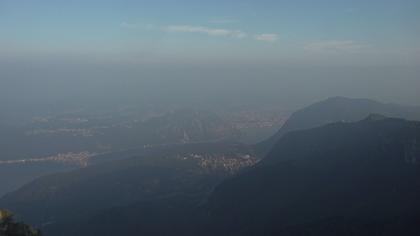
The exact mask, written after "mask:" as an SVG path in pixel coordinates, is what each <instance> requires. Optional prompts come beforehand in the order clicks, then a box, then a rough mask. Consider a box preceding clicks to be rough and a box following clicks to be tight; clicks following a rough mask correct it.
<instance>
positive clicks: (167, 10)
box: [0, 0, 420, 104]
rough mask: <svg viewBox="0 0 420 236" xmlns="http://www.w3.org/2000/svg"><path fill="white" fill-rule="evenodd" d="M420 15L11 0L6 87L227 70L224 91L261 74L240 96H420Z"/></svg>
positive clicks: (1, 79) (85, 87)
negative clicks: (252, 93)
mask: <svg viewBox="0 0 420 236" xmlns="http://www.w3.org/2000/svg"><path fill="white" fill-rule="evenodd" d="M419 22H420V1H418V0H393V1H391V0H369V1H366V0H353V1H348V0H347V1H342V0H335V1H331V0H328V1H327V0H317V1H313V0H294V1H291V0H288V1H282V0H258V1H256V0H254V1H251V0H212V1H192V0H166V1H164V0H153V1H152V0H150V1H144V0H143V1H142V0H137V1H134V0H118V1H117V0H115V1H110V0H90V1H88V0H83V1H82V0H72V1H69V0H0V86H1V87H2V88H0V92H1V94H3V98H4V97H7V98H8V99H11V97H13V95H16V93H15V91H17V90H20V91H25V92H24V93H25V94H32V98H38V97H42V96H41V95H40V94H41V93H42V94H43V95H45V94H47V95H48V94H49V95H51V96H46V99H50V100H51V99H52V97H54V98H56V97H60V94H68V97H69V99H70V98H71V97H72V96H71V95H72V94H79V93H80V94H85V95H86V94H92V93H94V92H97V93H99V92H102V93H103V92H104V91H106V92H109V91H111V90H112V89H114V88H116V87H118V88H120V90H121V91H120V92H121V93H124V90H125V89H133V88H136V89H137V88H140V87H141V88H142V89H144V88H146V87H147V86H149V85H150V83H149V82H150V80H155V81H156V80H159V81H161V80H163V79H162V78H163V77H164V78H166V79H167V80H165V82H163V81H162V82H159V83H157V82H153V83H155V85H154V86H155V88H162V87H164V86H166V85H167V84H166V85H165V83H167V82H168V81H172V83H169V84H171V85H170V86H172V85H173V84H174V83H176V82H178V81H183V82H185V84H190V85H191V84H194V83H197V84H196V85H197V86H198V83H199V84H200V86H201V87H200V86H199V88H203V89H205V87H203V85H201V84H203V82H204V84H206V85H208V84H209V83H210V84H211V83H213V82H211V81H213V80H214V78H215V77H217V78H218V79H219V80H218V81H219V82H214V83H215V84H217V86H219V87H217V86H216V85H214V86H213V87H214V88H215V90H214V91H219V92H220V90H223V89H225V88H223V83H222V82H223V79H229V82H228V83H226V84H230V86H231V87H235V86H236V85H237V84H240V83H243V81H251V82H252V83H251V82H250V83H249V84H253V86H251V87H250V88H242V90H239V89H236V93H238V94H240V93H241V91H248V90H249V91H250V90H252V87H258V88H259V91H261V93H262V94H260V95H261V96H262V95H264V91H265V90H267V89H268V90H270V91H272V90H273V91H272V93H273V94H274V93H276V92H275V90H274V89H273V86H278V87H277V88H278V92H277V93H284V94H286V95H284V97H289V96H291V94H292V93H293V96H294V97H302V96H306V98H307V99H306V100H309V99H318V98H322V97H324V96H330V95H331V96H333V95H349V96H364V97H374V98H376V97H377V98H380V99H385V100H386V99H388V100H390V101H397V102H400V101H401V102H404V103H410V104H418V103H416V101H419V100H420V97H419V96H420V95H418V92H416V91H417V89H416V87H417V86H420V82H419V79H418V78H419V74H418V69H417V68H419V66H420V26H419ZM318 68H321V69H318ZM322 68H324V69H322ZM352 68H355V69H352ZM330 72H331V73H330ZM352 74H354V76H353V77H352ZM355 76H357V77H355ZM326 77H334V78H326ZM157 78H158V79H157ZM175 78H177V79H175ZM262 78H264V79H262ZM292 78H293V79H292ZM241 79H242V81H241ZM139 80H141V81H143V82H144V81H146V80H149V81H148V82H147V83H140V82H139V83H137V82H138V81H139ZM262 80H263V81H262ZM197 81H200V82H197ZM220 81H222V82H220ZM267 81H271V82H267ZM273 81H274V82H273ZM337 81H338V82H337ZM353 81H355V82H354V83H353ZM389 81H392V82H389ZM99 83H100V85H99V86H98V84H99ZM246 83H248V82H246ZM371 83H375V87H377V88H375V87H373V86H369V84H371ZM261 84H264V85H266V86H267V87H261V86H260V85H261ZM331 84H333V85H331ZM255 85H258V86H255ZM302 85H307V86H308V87H309V88H313V89H312V90H311V89H308V88H304V89H299V88H300V87H303V86H302ZM106 86H108V87H107V89H105V90H100V91H96V90H95V88H97V87H106ZM178 86H179V87H183V86H182V85H178ZM194 86H195V85H194ZM194 86H192V87H191V89H190V90H191V91H192V90H194V89H195V87H194ZM288 86H291V87H293V88H295V89H296V90H295V91H290V89H288ZM175 87H176V86H175ZM210 87H211V86H210ZM216 87H217V88H218V89H216ZM11 88H12V89H11ZM322 88H325V89H324V90H323V89H322ZM332 88H333V89H332ZM366 88H368V89H366ZM395 88H397V89H395ZM43 89H44V90H45V91H44V90H43ZM92 91H94V92H92ZM182 91H183V92H185V90H182ZM331 91H333V92H331ZM395 91H398V93H395V94H391V93H394V92H395ZM225 92H226V91H225ZM165 93H171V91H168V90H165ZM178 93H181V92H179V91H178ZM226 93H229V92H226ZM5 94H6V95H5ZM7 94H8V95H7ZM174 94H177V93H174ZM191 94H194V93H193V92H191ZM9 95H10V96H9ZM0 98H2V96H1V95H0ZM14 99H15V100H16V99H17V98H14ZM19 99H24V98H19ZM26 99H27V100H31V98H30V96H29V95H28V96H27V98H26ZM3 100H5V99H3Z"/></svg>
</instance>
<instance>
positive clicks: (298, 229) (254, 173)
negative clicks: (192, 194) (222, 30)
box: [207, 115, 420, 235]
mask: <svg viewBox="0 0 420 236" xmlns="http://www.w3.org/2000/svg"><path fill="white" fill-rule="evenodd" d="M419 197H420V122H413V121H405V120H402V119H390V118H384V117H380V116H377V115H373V116H369V117H368V118H367V119H364V120H362V121H360V122H357V123H334V124H330V125H326V126H324V127H320V128H314V129H310V130H305V131H296V132H291V133H289V134H286V135H285V136H284V137H283V138H281V139H280V140H279V141H278V142H277V143H276V144H275V145H274V147H273V149H272V150H271V151H270V153H269V154H268V156H267V157H266V158H265V159H264V160H263V161H262V162H261V163H260V164H258V165H257V166H255V167H254V168H252V169H251V170H249V171H246V172H245V173H242V174H240V175H238V176H236V177H234V178H231V179H229V180H226V181H224V183H222V184H221V185H219V186H218V187H217V189H216V190H215V192H214V193H213V194H212V196H211V198H210V200H209V203H208V208H207V210H208V213H209V215H210V219H211V226H212V227H210V229H213V230H214V231H213V232H212V234H213V235H418V233H419V232H420V231H419V229H418V227H417V226H416V225H417V223H416V222H419V220H420V202H419V201H418V199H419Z"/></svg>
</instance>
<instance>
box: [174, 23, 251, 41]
mask: <svg viewBox="0 0 420 236" xmlns="http://www.w3.org/2000/svg"><path fill="white" fill-rule="evenodd" d="M166 31H168V32H178V33H199V34H207V35H210V36H225V37H236V38H245V37H247V34H246V33H245V32H243V31H241V30H229V29H221V28H208V27H202V26H190V25H172V26H168V27H166Z"/></svg>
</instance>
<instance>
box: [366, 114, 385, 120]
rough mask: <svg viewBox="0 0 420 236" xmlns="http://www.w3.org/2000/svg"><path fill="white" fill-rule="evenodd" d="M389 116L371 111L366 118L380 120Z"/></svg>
mask: <svg viewBox="0 0 420 236" xmlns="http://www.w3.org/2000/svg"><path fill="white" fill-rule="evenodd" d="M388 118H389V117H387V116H384V115H382V114H378V113H371V114H369V115H368V116H367V117H366V118H365V119H364V120H365V121H380V120H385V119H388Z"/></svg>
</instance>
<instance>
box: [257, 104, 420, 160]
mask: <svg viewBox="0 0 420 236" xmlns="http://www.w3.org/2000/svg"><path fill="white" fill-rule="evenodd" d="M370 114H381V115H384V116H387V117H394V118H404V119H407V120H420V107H417V106H402V105H398V104H387V103H381V102H377V101H373V100H370V99H354V98H346V97H331V98H328V99H326V100H324V101H321V102H317V103H315V104H312V105H310V106H308V107H305V108H303V109H301V110H298V111H296V112H295V113H293V114H292V116H291V117H290V118H289V119H288V120H287V121H286V123H285V124H284V125H283V126H282V127H281V129H280V130H279V131H278V132H277V133H276V134H275V135H274V136H272V137H271V138H270V139H268V140H266V141H264V142H262V143H260V144H259V145H258V148H259V149H260V150H262V151H263V152H267V151H268V150H270V148H271V147H272V146H273V145H274V144H275V143H276V142H277V141H278V140H279V139H280V138H281V137H282V136H283V135H285V134H287V133H288V132H291V131H296V130H304V129H310V128H315V127H319V126H322V125H326V124H329V123H334V122H341V121H344V122H355V121H360V120H362V119H364V118H366V117H367V116H368V115H370Z"/></svg>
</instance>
